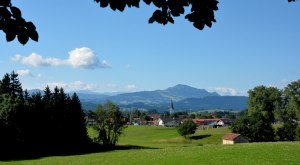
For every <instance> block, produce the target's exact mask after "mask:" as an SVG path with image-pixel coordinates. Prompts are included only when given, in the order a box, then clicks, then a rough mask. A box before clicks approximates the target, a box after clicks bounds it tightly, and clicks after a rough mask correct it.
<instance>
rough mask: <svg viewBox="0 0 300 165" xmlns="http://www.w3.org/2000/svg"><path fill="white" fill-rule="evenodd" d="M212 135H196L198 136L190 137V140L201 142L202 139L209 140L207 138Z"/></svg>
mask: <svg viewBox="0 0 300 165" xmlns="http://www.w3.org/2000/svg"><path fill="white" fill-rule="evenodd" d="M210 136H211V135H210V134H206V135H196V136H191V137H189V139H192V140H200V139H204V138H207V137H210Z"/></svg>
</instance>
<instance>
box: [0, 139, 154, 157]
mask: <svg viewBox="0 0 300 165" xmlns="http://www.w3.org/2000/svg"><path fill="white" fill-rule="evenodd" d="M136 149H158V148H152V147H144V146H135V145H119V146H114V147H108V146H102V145H100V144H97V143H91V144H88V145H84V146H64V147H49V146H47V147H32V146H31V147H29V146H27V147H18V148H14V147H12V148H9V149H7V148H6V149H3V148H0V161H17V160H33V159H39V158H42V157H49V156H74V155H84V154H91V153H100V152H109V151H115V150H136Z"/></svg>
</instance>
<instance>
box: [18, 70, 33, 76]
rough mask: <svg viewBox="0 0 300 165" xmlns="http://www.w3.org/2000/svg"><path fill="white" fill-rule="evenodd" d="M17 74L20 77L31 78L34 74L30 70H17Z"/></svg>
mask: <svg viewBox="0 0 300 165" xmlns="http://www.w3.org/2000/svg"><path fill="white" fill-rule="evenodd" d="M16 73H17V74H18V75H19V76H30V77H33V75H32V73H31V72H30V70H28V69H24V70H17V71H16Z"/></svg>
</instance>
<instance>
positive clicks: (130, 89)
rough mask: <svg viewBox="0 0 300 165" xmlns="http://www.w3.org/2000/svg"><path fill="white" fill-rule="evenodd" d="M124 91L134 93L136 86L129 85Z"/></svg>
mask: <svg viewBox="0 0 300 165" xmlns="http://www.w3.org/2000/svg"><path fill="white" fill-rule="evenodd" d="M125 89H126V90H127V91H130V92H132V91H135V90H136V89H137V86H136V85H135V84H129V85H126V87H125Z"/></svg>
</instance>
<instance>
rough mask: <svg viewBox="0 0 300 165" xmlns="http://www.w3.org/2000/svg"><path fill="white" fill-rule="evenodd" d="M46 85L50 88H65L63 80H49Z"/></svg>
mask: <svg viewBox="0 0 300 165" xmlns="http://www.w3.org/2000/svg"><path fill="white" fill-rule="evenodd" d="M46 86H49V87H50V88H51V89H53V88H55V87H58V88H64V89H65V90H66V87H67V84H65V83H63V82H50V83H47V85H46Z"/></svg>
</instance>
